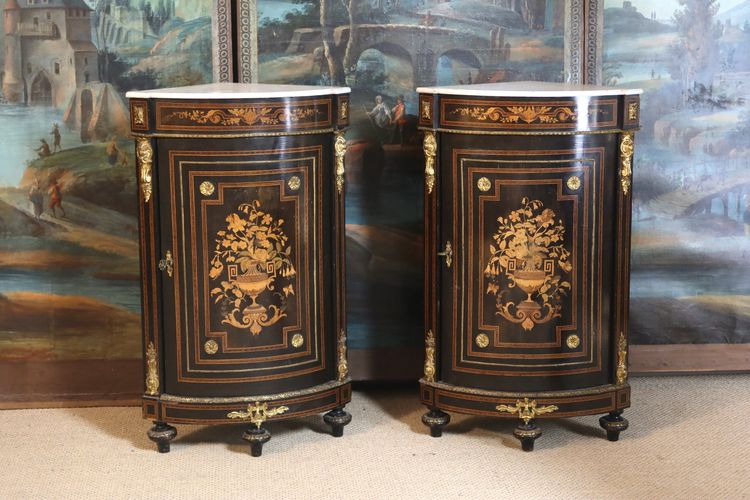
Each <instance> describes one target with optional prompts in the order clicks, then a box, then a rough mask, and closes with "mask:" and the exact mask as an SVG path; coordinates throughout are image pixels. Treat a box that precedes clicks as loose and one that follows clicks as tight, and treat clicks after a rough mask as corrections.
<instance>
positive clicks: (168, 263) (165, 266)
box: [159, 250, 174, 278]
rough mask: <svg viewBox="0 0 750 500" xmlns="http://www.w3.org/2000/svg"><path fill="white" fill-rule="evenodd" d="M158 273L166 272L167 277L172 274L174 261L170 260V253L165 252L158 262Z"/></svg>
mask: <svg viewBox="0 0 750 500" xmlns="http://www.w3.org/2000/svg"><path fill="white" fill-rule="evenodd" d="M159 271H166V272H167V276H169V277H170V278H171V277H172V274H173V273H174V259H173V258H172V252H171V251H169V250H167V254H166V255H165V256H164V258H163V259H161V260H160V261H159Z"/></svg>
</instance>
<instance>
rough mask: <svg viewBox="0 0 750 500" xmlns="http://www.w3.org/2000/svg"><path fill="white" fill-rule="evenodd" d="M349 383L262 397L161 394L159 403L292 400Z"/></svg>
mask: <svg viewBox="0 0 750 500" xmlns="http://www.w3.org/2000/svg"><path fill="white" fill-rule="evenodd" d="M350 383H351V379H350V378H348V377H347V378H346V379H344V380H342V381H341V382H339V381H337V380H334V381H332V382H327V383H325V384H320V385H316V386H313V387H309V388H307V389H301V390H299V391H290V392H281V393H278V394H266V395H262V396H236V397H227V398H208V397H205V398H201V397H186V396H174V395H171V394H162V395H161V396H160V397H159V399H160V400H161V401H169V402H173V403H204V404H213V403H253V402H255V401H276V400H280V399H287V398H293V397H297V396H307V395H310V394H316V393H318V392H324V391H327V390H331V389H336V388H338V387H343V386H345V385H347V384H350Z"/></svg>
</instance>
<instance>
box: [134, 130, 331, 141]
mask: <svg viewBox="0 0 750 500" xmlns="http://www.w3.org/2000/svg"><path fill="white" fill-rule="evenodd" d="M345 129H346V127H339V128H333V127H331V128H324V129H318V130H303V131H293V130H292V131H288V132H254V133H253V132H247V133H244V134H169V133H162V132H154V133H148V134H147V133H142V132H131V133H130V137H166V138H173V139H239V138H243V137H287V136H290V135H319V134H331V133H333V132H335V131H336V130H345Z"/></svg>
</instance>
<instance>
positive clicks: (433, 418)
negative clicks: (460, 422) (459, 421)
mask: <svg viewBox="0 0 750 500" xmlns="http://www.w3.org/2000/svg"><path fill="white" fill-rule="evenodd" d="M450 421H451V416H450V415H448V414H447V413H445V412H444V411H440V410H438V409H437V408H433V409H431V410H430V411H428V412H427V413H425V414H424V415H422V423H423V424H424V425H426V426H428V427H429V428H430V436H432V437H434V438H437V437H440V436H442V435H443V427H445V426H446V425H448V423H449V422H450Z"/></svg>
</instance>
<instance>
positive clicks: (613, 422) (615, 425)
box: [599, 410, 628, 441]
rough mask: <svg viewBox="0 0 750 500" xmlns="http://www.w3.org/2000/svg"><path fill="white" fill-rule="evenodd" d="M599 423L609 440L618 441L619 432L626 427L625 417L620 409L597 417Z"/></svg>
mask: <svg viewBox="0 0 750 500" xmlns="http://www.w3.org/2000/svg"><path fill="white" fill-rule="evenodd" d="M599 425H601V426H602V429H604V430H605V431H607V439H608V440H610V441H618V440H619V439H620V433H621V432H622V431H624V430H626V429H627V428H628V421H627V419H625V418H623V417H622V410H617V411H613V412H610V413H609V415H605V416H603V417H601V418H600V419H599Z"/></svg>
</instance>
